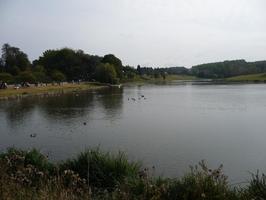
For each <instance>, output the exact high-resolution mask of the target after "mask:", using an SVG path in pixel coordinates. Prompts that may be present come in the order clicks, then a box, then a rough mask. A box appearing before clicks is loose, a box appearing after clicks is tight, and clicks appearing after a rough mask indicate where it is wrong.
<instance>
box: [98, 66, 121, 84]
mask: <svg viewBox="0 0 266 200" xmlns="http://www.w3.org/2000/svg"><path fill="white" fill-rule="evenodd" d="M95 78H96V80H97V81H100V82H102V83H111V84H116V83H118V78H117V74H116V71H115V68H114V66H113V65H110V64H108V63H107V64H104V65H100V66H98V67H97V68H96V72H95Z"/></svg>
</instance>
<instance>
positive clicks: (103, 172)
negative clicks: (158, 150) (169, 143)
mask: <svg viewBox="0 0 266 200" xmlns="http://www.w3.org/2000/svg"><path fill="white" fill-rule="evenodd" d="M88 161H89V162H88ZM88 166H89V167H88ZM139 168H140V165H139V163H133V162H129V161H128V159H127V158H126V156H125V154H123V153H119V154H117V155H111V154H109V153H103V152H101V151H100V150H98V149H96V150H91V151H90V150H87V151H85V152H84V153H81V154H79V155H78V157H77V158H76V159H72V160H68V161H66V162H64V163H62V164H61V166H60V171H63V170H66V169H70V170H73V171H74V172H76V173H78V174H79V175H80V176H81V178H85V179H87V181H88V169H89V183H90V185H91V186H94V187H98V188H107V189H112V188H114V187H115V186H116V185H117V184H118V183H121V182H123V181H124V180H125V178H126V177H137V175H138V171H139Z"/></svg>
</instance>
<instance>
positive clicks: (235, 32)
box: [0, 0, 266, 67]
mask: <svg viewBox="0 0 266 200" xmlns="http://www.w3.org/2000/svg"><path fill="white" fill-rule="evenodd" d="M265 9H266V1H265V0H44V1H41V0H0V44H1V45H2V44H3V43H6V42H8V43H10V44H11V45H14V46H18V47H20V48H21V49H22V50H23V51H24V52H26V53H27V54H28V55H29V58H30V59H36V58H38V57H39V56H40V55H41V54H42V52H43V51H44V50H46V49H54V48H61V47H66V46H67V47H71V48H75V49H83V50H84V51H85V52H86V53H89V54H97V55H104V54H108V53H113V54H115V55H116V56H118V57H119V58H121V59H122V61H123V64H129V65H134V66H136V65H137V64H141V65H146V66H152V67H159V66H161V67H163V66H164V67H165V66H186V67H191V66H192V65H195V64H200V63H206V62H214V61H223V60H230V59H246V60H248V61H254V60H265V59H266V12H265Z"/></svg>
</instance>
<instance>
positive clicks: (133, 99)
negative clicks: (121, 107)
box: [127, 94, 147, 102]
mask: <svg viewBox="0 0 266 200" xmlns="http://www.w3.org/2000/svg"><path fill="white" fill-rule="evenodd" d="M141 99H144V100H146V99H147V98H146V97H145V96H144V95H143V94H142V95H140V97H138V100H141ZM127 100H128V101H129V100H132V101H134V102H135V101H137V99H136V98H134V97H132V98H127Z"/></svg>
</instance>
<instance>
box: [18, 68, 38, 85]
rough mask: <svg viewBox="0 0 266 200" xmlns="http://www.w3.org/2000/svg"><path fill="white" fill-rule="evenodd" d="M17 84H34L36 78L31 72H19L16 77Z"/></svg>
mask: <svg viewBox="0 0 266 200" xmlns="http://www.w3.org/2000/svg"><path fill="white" fill-rule="evenodd" d="M16 79H17V81H18V82H29V83H35V82H36V77H35V76H34V75H33V73H32V72H31V71H25V72H21V73H20V74H19V75H18V76H17V77H16Z"/></svg>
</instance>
